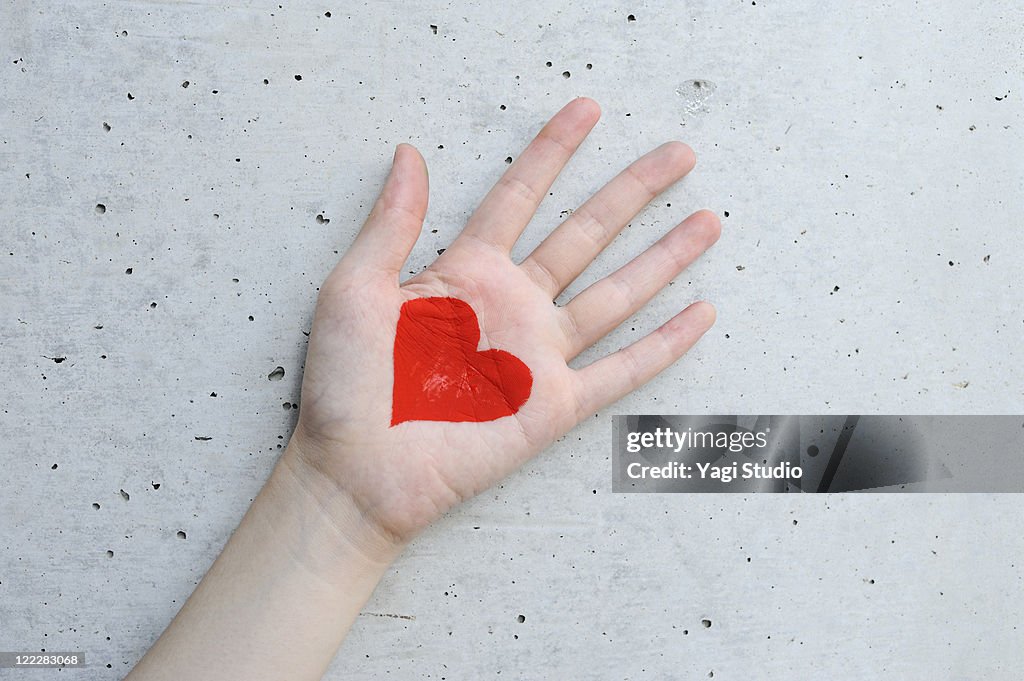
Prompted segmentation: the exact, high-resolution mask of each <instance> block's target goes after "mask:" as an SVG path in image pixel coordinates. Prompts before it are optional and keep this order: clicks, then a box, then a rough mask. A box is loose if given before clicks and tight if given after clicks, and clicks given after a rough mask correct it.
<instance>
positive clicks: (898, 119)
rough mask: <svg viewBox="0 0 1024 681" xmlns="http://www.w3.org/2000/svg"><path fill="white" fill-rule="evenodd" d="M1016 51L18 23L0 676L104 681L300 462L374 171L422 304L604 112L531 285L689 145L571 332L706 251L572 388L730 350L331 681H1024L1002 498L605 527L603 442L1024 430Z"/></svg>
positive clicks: (403, 584)
mask: <svg viewBox="0 0 1024 681" xmlns="http://www.w3.org/2000/svg"><path fill="white" fill-rule="evenodd" d="M328 11H329V12H330V16H329V17H328V16H327V15H326V13H327V12H328ZM630 15H632V16H633V18H632V19H630V18H629V16H630ZM435 27H436V28H435ZM1022 27H1024V16H1022V10H1021V8H1020V5H1019V3H1016V2H1012V1H1010V0H991V1H989V2H985V3H980V4H978V5H976V6H972V7H971V8H970V9H969V10H968V9H967V8H966V6H964V5H963V4H962V3H957V2H952V1H951V0H944V1H942V2H936V3H927V4H923V3H916V2H915V3H912V2H909V1H903V0H896V1H895V2H892V3H871V4H865V3H839V2H830V3H825V4H824V5H822V4H821V3H817V4H812V3H799V2H792V1H787V2H776V1H772V0H757V1H756V3H755V2H750V1H749V0H745V1H743V2H739V1H736V2H718V3H715V2H710V1H693V2H680V3H658V2H636V3H615V2H608V1H595V2H589V3H585V4H584V3H578V4H576V5H575V6H570V5H569V4H568V3H561V4H560V3H547V2H539V1H533V0H531V1H529V2H516V3H502V4H500V5H494V6H487V7H480V6H475V5H474V4H471V3H465V2H443V3H442V2H426V3H397V2H395V3H371V4H362V3H334V2H322V3H316V4H309V3H285V4H284V5H283V6H281V5H279V3H277V2H248V1H241V2H235V3H219V2H212V1H211V2H190V3H173V2H162V3H161V2H139V1H129V0H125V1H120V2H85V1H83V0H73V1H70V2H61V3H32V2H27V1H25V0H15V1H13V2H12V1H11V0H8V1H6V2H4V3H3V5H2V6H0V46H2V49H0V54H2V57H3V61H2V64H0V183H2V191H0V246H2V248H0V310H2V325H0V358H2V359H0V367H2V376H3V390H2V392H0V456H2V459H0V463H2V469H3V473H2V476H0V480H2V487H0V649H5V650H13V649H21V648H24V649H40V648H44V649H47V650H76V649H77V650H83V651H85V652H86V654H87V656H88V658H89V659H90V663H91V666H90V668H89V669H87V670H80V671H67V672H64V673H63V674H62V676H61V678H68V677H71V678H89V679H94V678H95V679H115V678H119V677H120V676H122V675H123V674H124V673H126V671H127V670H128V669H129V668H130V666H131V665H132V664H133V663H134V662H135V660H137V658H138V657H139V656H140V655H141V654H142V652H143V651H144V650H145V649H146V648H147V647H148V646H149V644H150V643H151V642H152V641H153V640H154V638H155V636H156V635H157V634H158V633H159V632H160V630H161V629H162V628H163V627H164V626H165V625H166V624H167V622H168V621H169V620H170V618H171V617H172V615H173V614H174V613H175V612H176V610H177V609H178V607H179V606H180V605H181V603H182V602H183V600H184V599H185V598H186V597H187V596H188V594H189V593H190V592H191V590H192V588H193V587H194V585H195V584H196V582H197V581H198V580H199V579H200V577H201V576H202V574H203V572H204V571H205V569H206V567H207V566H208V565H209V563H210V562H211V561H212V559H213V558H214V556H215V555H216V554H217V552H218V551H219V549H220V547H221V546H222V544H223V542H224V541H225V539H226V538H227V536H228V535H229V533H230V532H231V530H232V529H233V528H234V526H235V523H236V522H237V521H238V519H239V518H240V517H241V515H242V513H243V512H244V510H245V508H246V506H247V504H248V502H249V501H250V499H251V498H252V497H253V496H254V495H255V493H256V491H257V490H258V489H259V487H260V485H261V483H262V481H263V480H264V478H265V476H266V475H267V473H268V472H269V470H270V467H271V466H272V464H273V462H274V460H275V457H276V456H277V455H278V454H279V452H280V449H281V447H282V445H283V443H284V442H286V439H287V437H288V435H289V433H290V429H291V427H292V425H293V423H294V419H295V415H296V410H295V409H288V408H287V407H288V406H289V405H290V404H291V403H294V402H297V401H298V391H299V384H300V379H301V375H302V359H303V352H304V347H305V342H306V338H305V336H304V334H303V332H304V331H308V329H309V324H310V319H311V313H312V305H313V302H314V299H315V295H316V286H317V285H318V284H319V282H320V280H321V278H322V277H323V275H324V274H325V273H326V272H327V271H328V269H329V268H330V267H331V265H332V264H333V262H334V261H335V259H336V257H337V253H338V252H341V251H343V249H344V248H345V246H346V245H347V244H348V243H349V242H350V240H351V238H352V236H353V234H354V231H355V230H356V228H357V226H358V225H359V224H360V222H361V220H362V218H363V217H364V215H365V212H366V211H367V210H368V207H369V205H370V202H371V201H372V200H373V198H374V196H375V194H376V191H377V189H378V187H379V184H380V182H381V180H382V178H383V176H384V174H385V172H386V170H387V164H388V161H389V160H390V156H391V153H392V149H393V146H394V145H395V144H396V143H398V142H400V141H408V142H411V143H413V144H415V145H417V146H418V147H419V148H420V149H421V150H422V151H423V153H424V155H425V156H426V158H427V161H428V164H429V167H430V169H431V185H432V199H431V201H432V203H431V208H430V212H429V215H428V220H427V222H428V225H427V230H426V231H425V233H424V236H423V238H422V240H421V241H420V243H419V245H418V246H417V249H416V251H415V253H414V256H413V258H412V260H411V262H410V264H409V269H410V270H411V271H415V270H416V269H418V268H421V267H423V266H424V265H425V264H426V263H428V262H429V261H430V259H431V258H432V257H433V256H434V254H435V251H436V250H437V249H438V248H443V247H444V246H445V245H446V244H447V243H448V241H449V240H450V239H451V238H452V237H453V235H455V234H456V232H457V231H458V230H459V228H460V227H461V225H462V223H463V220H464V219H465V218H466V216H467V215H468V213H469V212H470V211H471V210H472V208H473V207H474V205H475V204H476V202H477V201H478V200H479V199H480V198H481V197H482V196H483V194H484V193H485V191H486V190H487V189H488V188H489V187H490V185H491V184H492V183H493V182H494V181H495V180H496V179H497V178H498V177H499V175H500V173H502V172H503V170H504V169H505V167H506V166H505V158H506V157H508V156H514V155H516V154H517V153H518V152H519V151H520V149H521V148H522V146H523V145H524V144H525V143H526V142H527V141H528V139H529V138H530V137H531V136H532V135H533V134H534V133H535V132H536V130H537V129H538V127H539V126H540V125H541V124H542V123H543V121H544V120H545V119H546V118H547V117H548V116H549V115H550V114H551V113H553V112H554V111H556V110H557V109H558V108H559V107H560V106H562V105H563V104H564V103H565V102H567V101H568V100H569V99H570V98H572V97H574V96H576V95H581V94H585V95H588V96H591V97H593V98H595V99H596V100H597V101H598V102H600V103H601V104H602V105H603V109H604V116H603V120H602V122H601V123H599V125H598V127H597V129H596V130H595V131H594V133H592V135H591V138H590V139H589V140H588V141H587V142H586V143H585V144H584V146H583V148H582V149H581V150H580V152H579V153H578V155H577V157H576V158H575V160H574V161H573V162H572V164H571V166H570V168H569V169H568V171H567V172H566V173H565V174H564V176H563V177H562V178H561V179H560V180H559V181H558V183H557V184H556V185H555V187H554V188H553V191H552V196H550V197H549V199H548V200H547V201H546V203H545V205H544V207H543V209H542V210H541V211H540V213H539V214H538V216H537V219H536V220H535V222H534V223H533V225H532V226H531V228H530V230H529V231H528V233H527V235H526V237H525V239H524V241H523V243H522V244H521V248H520V250H519V254H525V253H526V252H527V249H528V248H529V247H530V246H531V245H532V244H535V243H536V242H537V241H538V240H539V239H540V238H541V237H542V236H543V235H544V233H545V231H546V230H547V229H549V228H550V227H551V226H553V225H554V224H556V223H557V221H558V217H559V214H560V213H561V212H562V211H564V210H568V209H571V208H573V207H575V206H576V205H578V204H579V202H580V201H582V200H583V199H584V198H585V197H586V196H588V195H589V194H590V193H591V192H592V191H594V190H595V189H597V188H598V187H599V186H600V185H601V184H602V183H603V182H604V181H606V180H607V179H609V178H610V177H611V176H612V175H613V174H614V173H615V172H616V171H617V170H618V169H619V168H620V167H621V166H623V165H624V164H625V163H627V162H628V161H629V160H631V159H633V158H634V157H636V156H637V155H639V154H641V153H642V152H644V151H646V150H647V149H649V148H651V147H653V146H655V145H657V144H659V143H661V142H663V141H665V140H667V139H672V138H678V139H682V140H684V141H686V142H687V143H689V144H690V145H691V146H692V147H693V148H694V149H695V150H696V151H697V155H698V158H699V161H698V166H697V169H696V170H695V171H694V173H693V174H692V175H691V176H690V177H689V178H688V179H686V180H685V181H684V182H683V183H681V184H680V185H679V186H677V187H675V188H674V189H672V190H671V191H669V192H668V193H667V194H666V195H664V196H663V197H661V198H660V199H659V200H657V201H656V202H655V203H654V204H653V205H652V206H651V207H650V208H649V210H647V211H646V212H645V213H643V214H642V216H641V217H640V218H639V219H638V220H636V221H635V222H634V223H633V225H632V226H631V228H630V229H628V230H627V231H626V232H625V233H624V234H623V235H622V237H621V238H620V239H619V240H618V241H616V242H615V244H614V245H613V246H612V247H611V248H610V249H609V251H608V253H607V254H606V256H605V257H602V258H601V259H600V260H599V261H598V262H597V263H596V265H595V267H594V268H593V269H592V270H591V271H590V272H588V273H587V274H586V275H585V277H584V278H583V279H582V280H581V281H580V282H579V283H578V285H577V286H574V287H573V288H572V289H571V290H570V291H569V294H570V295H571V294H572V292H574V291H578V290H579V288H580V286H583V285H585V284H586V283H588V282H590V281H593V280H594V279H595V278H596V277H598V276H600V275H601V274H602V273H606V272H608V271H610V270H611V269H612V268H614V267H616V266H617V265H618V264H621V263H622V262H624V261H625V259H626V258H628V257H629V256H630V255H631V254H634V253H636V252H638V251H639V250H640V249H641V248H643V247H644V246H645V245H646V244H649V243H651V242H652V241H654V240H655V239H656V238H657V236H658V234H660V233H661V232H662V231H664V230H666V229H668V228H669V227H670V226H671V225H672V224H674V222H675V221H677V220H679V219H681V218H682V217H683V216H685V215H686V214H688V213H689V212H691V211H694V210H697V209H699V208H703V207H709V208H712V209H714V210H716V211H718V212H719V213H720V214H721V215H723V216H727V217H723V222H724V225H725V229H724V235H723V238H722V240H721V241H720V243H719V244H718V245H717V246H716V247H715V249H714V250H713V252H711V253H709V254H708V256H707V257H706V258H704V259H703V260H701V262H700V263H699V264H697V265H695V266H694V267H692V268H691V269H690V270H689V272H688V273H687V274H686V275H685V276H683V277H680V278H679V279H678V280H677V281H676V282H675V285H674V286H673V287H671V288H670V289H668V290H667V291H666V293H665V294H663V295H661V296H660V297H658V298H657V299H656V300H655V301H654V302H653V303H652V304H651V305H649V306H648V307H647V308H646V309H645V310H644V311H643V312H642V313H641V314H639V315H638V316H637V317H636V319H634V320H631V321H630V322H629V323H627V324H626V325H625V326H624V327H622V328H621V329H619V330H618V331H617V332H615V333H614V334H613V335H612V336H611V337H609V338H608V339H606V340H605V341H604V342H602V343H601V345H600V346H599V347H597V348H595V350H594V351H593V352H592V353H589V354H588V355H587V356H586V357H584V358H583V360H584V361H586V360H588V359H591V358H593V357H596V356H598V355H599V354H601V353H604V352H607V351H608V350H610V349H613V348H615V347H617V346H619V345H621V344H623V343H625V342H627V341H629V340H631V339H633V338H636V337H637V336H639V335H640V334H642V333H644V332H646V331H648V330H650V329H652V328H653V327H654V326H656V325H657V324H658V323H659V322H660V321H661V320H664V319H666V318H668V317H669V316H670V315H671V314H672V313H673V311H675V310H677V309H679V308H680V307H681V306H682V305H684V304H686V303H688V302H690V301H692V300H695V299H698V298H706V299H709V300H711V301H713V302H714V303H715V304H716V305H717V306H718V309H719V323H718V325H717V326H716V328H715V329H714V330H713V331H712V332H711V333H710V334H709V335H708V337H707V338H705V339H704V340H703V341H702V343H701V344H700V346H699V347H698V348H697V349H695V350H694V351H693V352H692V353H691V354H690V355H689V356H688V357H687V358H686V359H685V360H684V361H682V362H681V363H679V365H678V366H676V367H674V368H673V369H672V370H671V371H669V372H666V373H665V374H664V375H662V376H661V377H660V378H658V379H657V380H656V381H654V382H653V383H652V384H650V385H649V386H648V387H647V388H646V389H644V390H642V391H640V392H638V393H636V394H634V395H632V396H631V397H629V398H628V399H626V400H623V401H622V402H621V403H619V404H618V405H616V406H615V407H614V408H613V409H611V410H609V411H608V412H607V413H604V414H601V415H599V416H598V417H597V418H594V419H593V420H591V421H589V422H587V423H585V424H584V425H583V426H581V427H580V428H578V429H577V430H576V431H574V432H572V433H571V434H570V435H568V436H566V437H565V438H564V439H563V440H562V441H560V442H559V443H557V444H556V445H555V446H554V447H552V448H551V449H550V450H549V451H548V452H547V453H545V454H544V455H543V456H542V457H540V458H539V459H537V460H536V461H535V462H533V463H532V464H531V465H529V466H528V467H527V468H525V469H524V470H523V471H521V472H520V473H519V474H518V475H516V476H514V477H513V478H511V479H509V480H508V481H507V483H506V484H504V485H503V486H501V487H499V488H497V489H495V490H494V491H492V492H490V493H487V494H484V495H483V496H482V497H480V498H478V499H476V500H474V501H473V502H472V503H469V504H467V505H466V506H465V507H463V508H461V509H459V510H458V511H457V512H454V513H452V514H451V515H450V516H449V517H447V518H446V519H445V520H444V521H443V522H441V523H440V524H438V525H437V526H436V527H434V528H432V529H431V531H429V532H428V533H427V534H426V535H425V536H423V537H422V539H421V540H420V541H418V542H416V544H415V545H414V547H413V548H412V549H411V550H410V551H409V552H408V554H407V555H405V556H404V557H403V558H402V560H401V561H400V562H399V563H398V564H396V565H395V566H394V569H393V570H392V571H391V572H390V573H389V575H388V576H387V578H386V579H385V580H384V582H383V583H382V584H381V586H380V588H379V589H378V591H377V592H376V594H375V595H374V597H373V599H372V601H371V602H370V604H369V605H368V607H367V613H366V614H365V616H363V617H361V618H360V620H359V622H358V625H357V626H356V628H355V630H354V631H353V633H352V635H351V637H350V638H349V640H348V641H347V642H346V644H345V645H344V647H343V648H342V651H341V653H340V654H339V656H338V658H337V659H336V661H335V664H334V666H333V667H332V671H331V674H330V675H329V678H333V679H341V678H358V679H369V678H395V679H445V678H446V679H482V678H503V679H504V678H546V679H567V678H601V679H666V678H705V677H711V676H712V675H713V677H714V678H715V679H752V678H756V679H792V678H806V679H818V678H829V679H876V678H883V677H884V678H895V679H928V680H930V681H934V680H935V679H982V678H984V679H1016V678H1019V675H1020V671H1019V670H1020V668H1021V667H1022V665H1024V653H1022V651H1024V645H1022V644H1024V635H1022V631H1021V626H1024V625H1021V616H1022V610H1024V607H1022V606H1024V590H1022V588H1021V587H1022V574H1024V572H1022V562H1024V556H1022V550H1024V539H1022V535H1021V532H1020V519H1021V508H1022V505H1021V504H1022V502H1021V500H1020V499H1019V498H1018V497H1016V496H1012V495H1010V496H998V495H961V496H932V495H919V496H911V495H889V496H881V495H877V496H876V495H863V496H857V495H852V496H792V495H787V496H782V495H780V496H767V495H765V496H754V497H742V496H738V495H737V496H724V495H708V496H686V495H650V496H638V495H634V496H626V495H613V494H611V493H610V486H611V472H610V462H609V439H610V420H609V418H608V415H609V414H611V413H688V412H697V413H725V414H728V413H752V414H756V413H808V414H817V413H836V414H847V413H852V414H856V413H865V414H869V413H883V414H884V413H919V414H929V413H940V414H941V413H964V414H971V413H1022V412H1024V396H1022V390H1021V386H1022V385H1024V368H1022V367H1024V347H1022V345H1024V344H1022V343H1021V333H1022V331H1024V310H1022V307H1024V305H1022V302H1021V284H1020V281H1021V279H1020V263H1021V261H1022V259H1024V236H1022V230H1021V222H1022V219H1021V214H1020V209H1021V206H1022V205H1024V185H1022V179H1021V178H1022V173H1021V170H1022V167H1021V165H1022V162H1021V158H1022V157H1024V143H1022V131H1024V117H1022V108H1021V102H1022V100H1024V76H1022V71H1021V61H1020V59H1021V54H1022V53H1024V40H1022V36H1024V31H1022V30H1021V29H1022ZM548 62H550V65H547V63H548ZM296 76H301V80H297V79H296ZM186 84H187V87H185V85H186ZM698 84H699V86H698ZM129 93H130V94H129ZM503 107H504V108H503ZM101 204H102V205H103V206H104V207H105V212H102V213H100V212H99V210H98V208H97V206H98V205H101ZM669 204H671V206H670V205H669ZM432 229H436V230H437V232H436V233H433V232H431V230H432ZM278 366H281V367H283V368H284V370H285V374H284V377H283V379H282V380H279V381H271V380H268V374H269V373H270V372H271V371H272V370H274V368H275V367H278ZM197 437H202V438H210V439H208V440H197ZM372 613H377V614H397V615H402V616H403V617H402V618H392V617H378V616H374V615H373V614H372ZM520 615H522V616H524V617H525V620H524V621H523V622H519V619H520V617H519V616H520ZM405 616H407V617H405ZM702 620H707V621H708V622H710V625H711V626H709V627H707V626H705V625H704V624H703V623H702ZM8 674H11V672H8ZM46 674H47V673H46V672H40V673H38V676H40V677H43V676H45V675H46ZM10 678H15V676H11V677H10ZM17 678H21V677H20V676H17Z"/></svg>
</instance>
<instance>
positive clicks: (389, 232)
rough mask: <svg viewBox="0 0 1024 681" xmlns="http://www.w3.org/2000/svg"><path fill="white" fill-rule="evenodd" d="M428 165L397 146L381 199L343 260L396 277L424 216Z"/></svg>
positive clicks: (409, 147)
mask: <svg viewBox="0 0 1024 681" xmlns="http://www.w3.org/2000/svg"><path fill="white" fill-rule="evenodd" d="M428 193H429V190H428V183H427V164H426V162H425V161H424V160H423V156H421V155H420V152H419V151H417V149H416V147H414V146H412V145H411V144H405V143H402V144H399V145H398V147H396V148H395V157H394V160H393V161H392V164H391V172H390V173H389V174H388V177H387V180H385V182H384V187H383V189H381V192H380V196H379V197H377V201H376V202H375V203H374V204H373V209H372V210H371V211H370V215H369V216H368V217H367V219H366V222H365V223H364V224H363V227H362V229H361V230H359V234H358V235H357V236H356V239H355V241H354V242H353V243H352V247H351V248H349V251H348V253H346V254H345V260H350V261H351V265H352V266H353V267H355V268H357V269H366V268H369V269H372V270H376V271H378V272H387V273H388V274H391V275H393V276H395V277H397V276H398V273H399V271H400V270H401V269H402V265H404V264H405V261H406V259H407V258H408V257H409V253H410V252H411V251H412V248H413V246H415V245H416V239H417V238H419V235H420V232H421V231H422V229H423V219H424V217H425V216H426V214H427V195H428Z"/></svg>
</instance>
